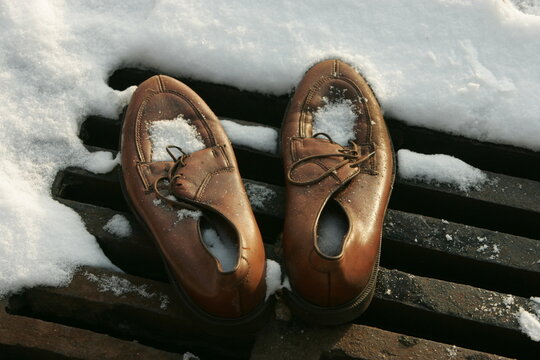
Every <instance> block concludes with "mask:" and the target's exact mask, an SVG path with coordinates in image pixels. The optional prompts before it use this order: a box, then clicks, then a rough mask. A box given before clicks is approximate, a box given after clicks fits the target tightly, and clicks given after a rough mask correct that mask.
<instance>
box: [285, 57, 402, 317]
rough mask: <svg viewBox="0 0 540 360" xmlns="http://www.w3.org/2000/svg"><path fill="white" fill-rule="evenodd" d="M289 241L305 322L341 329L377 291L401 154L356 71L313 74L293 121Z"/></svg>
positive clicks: (294, 301) (288, 132)
mask: <svg viewBox="0 0 540 360" xmlns="http://www.w3.org/2000/svg"><path fill="white" fill-rule="evenodd" d="M281 151H282V156H283V163H284V168H285V177H286V179H287V180H286V211H285V227H284V233H283V248H284V256H285V268H286V271H287V275H288V277H289V280H290V284H291V287H292V291H291V292H289V293H288V296H287V298H288V299H289V304H290V306H291V307H292V309H293V311H295V313H296V315H297V316H299V317H300V318H302V319H304V320H306V321H308V322H312V323H318V324H325V325H330V324H339V323H343V322H346V321H350V320H352V319H354V318H355V317H357V316H358V315H360V314H361V313H362V312H363V311H364V310H365V309H366V308H367V306H368V305H369V303H370V301H371V298H372V296H373V292H374V289H375V282H376V277H377V270H378V263H379V254H380V247H381V234H382V225H383V220H384V214H385V211H386V208H387V204H388V200H389V197H390V192H391V189H392V184H393V181H394V160H393V150H392V144H391V141H390V137H389V134H388V130H387V128H386V125H385V122H384V120H383V117H382V114H381V110H380V107H379V104H378V102H377V99H376V98H375V95H374V94H373V92H372V90H371V89H370V87H369V85H368V84H367V83H366V81H365V80H364V79H363V78H362V77H361V76H360V74H358V73H357V72H356V71H355V70H354V69H352V68H351V67H350V66H349V65H347V64H345V63H343V62H341V61H339V60H327V61H323V62H321V63H319V64H317V65H315V66H313V67H312V68H311V69H310V70H309V71H308V72H307V73H306V74H305V76H304V78H303V80H302V81H301V82H300V84H299V85H298V87H297V88H296V91H295V94H294V96H293V97H292V99H291V101H290V103H289V108H288V110H287V112H286V114H285V117H284V120H283V125H282V133H281Z"/></svg>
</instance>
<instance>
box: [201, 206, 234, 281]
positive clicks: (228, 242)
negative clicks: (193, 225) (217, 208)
mask: <svg viewBox="0 0 540 360" xmlns="http://www.w3.org/2000/svg"><path fill="white" fill-rule="evenodd" d="M199 226H200V230H201V237H202V241H203V243H204V245H205V246H206V248H207V249H208V251H209V252H210V254H212V255H213V256H214V258H216V260H217V261H218V262H219V264H220V265H221V270H222V271H223V272H229V271H233V270H234V268H235V267H236V264H237V263H238V257H239V251H238V235H237V233H236V231H235V230H234V228H233V227H232V225H231V224H229V223H228V222H227V221H226V220H225V219H223V218H222V217H221V216H219V215H216V214H210V215H208V214H205V216H203V217H201V219H200V222H199Z"/></svg>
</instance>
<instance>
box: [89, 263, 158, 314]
mask: <svg viewBox="0 0 540 360" xmlns="http://www.w3.org/2000/svg"><path fill="white" fill-rule="evenodd" d="M84 276H85V277H86V278H87V279H88V280H90V281H91V282H93V283H96V284H97V285H98V291H100V292H111V293H113V294H114V295H115V296H122V295H125V294H130V293H133V294H137V295H139V296H141V297H143V298H145V299H153V298H156V299H158V300H159V302H160V306H159V307H160V308H161V309H162V310H166V309H167V306H168V304H169V297H168V296H167V295H165V294H163V293H161V292H155V291H151V290H150V289H149V288H148V285H146V284H143V285H135V284H133V283H132V282H131V281H129V280H128V279H125V278H121V277H119V276H116V275H95V274H92V273H90V272H88V271H85V272H84Z"/></svg>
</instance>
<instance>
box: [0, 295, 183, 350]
mask: <svg viewBox="0 0 540 360" xmlns="http://www.w3.org/2000/svg"><path fill="white" fill-rule="evenodd" d="M0 308H1V309H0V355H1V356H0V358H2V359H23V358H26V359H60V358H62V359H66V358H69V359H71V358H76V359H84V360H106V359H110V360H120V359H128V358H129V359H164V360H166V359H171V360H172V359H182V355H181V354H174V353H170V352H167V351H162V350H159V349H155V348H152V347H149V346H145V345H142V344H139V343H137V342H133V341H125V340H121V339H117V338H114V337H111V336H108V335H104V334H99V333H96V332H93V331H88V330H83V329H78V328H75V327H69V326H65V325H60V324H56V323H52V322H46V321H42V320H38V319H32V318H28V317H24V316H17V315H9V314H7V313H5V312H4V308H5V304H4V303H2V302H0Z"/></svg>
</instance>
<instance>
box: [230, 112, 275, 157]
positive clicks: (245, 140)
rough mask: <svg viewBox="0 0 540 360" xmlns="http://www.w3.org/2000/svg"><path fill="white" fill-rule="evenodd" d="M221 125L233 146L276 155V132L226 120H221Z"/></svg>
mask: <svg viewBox="0 0 540 360" xmlns="http://www.w3.org/2000/svg"><path fill="white" fill-rule="evenodd" d="M221 125H223V128H224V129H225V132H226V133H227V136H228V137H229V140H231V142H232V143H233V144H235V145H241V146H246V147H248V148H251V149H255V150H259V151H263V152H267V153H270V154H277V141H278V133H277V131H276V130H274V129H272V128H269V127H264V126H251V125H245V124H239V123H237V122H234V121H231V120H226V119H223V120H221Z"/></svg>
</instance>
